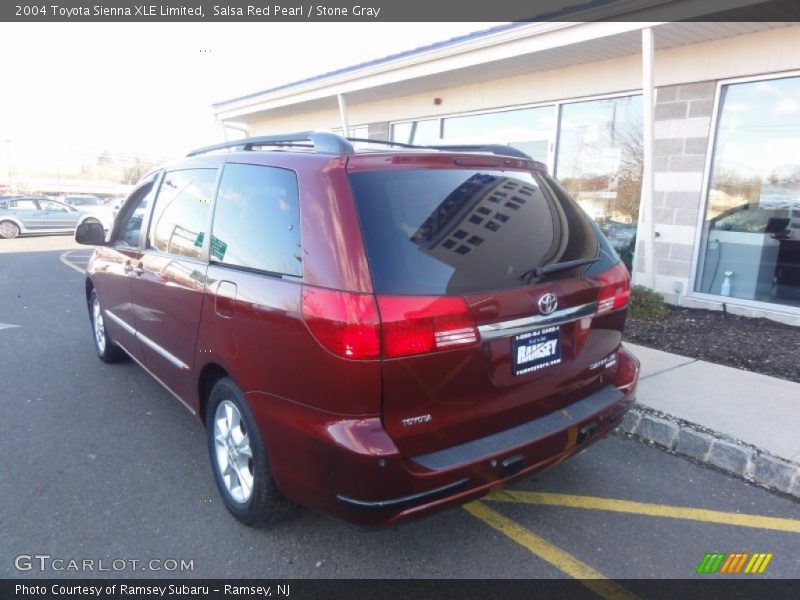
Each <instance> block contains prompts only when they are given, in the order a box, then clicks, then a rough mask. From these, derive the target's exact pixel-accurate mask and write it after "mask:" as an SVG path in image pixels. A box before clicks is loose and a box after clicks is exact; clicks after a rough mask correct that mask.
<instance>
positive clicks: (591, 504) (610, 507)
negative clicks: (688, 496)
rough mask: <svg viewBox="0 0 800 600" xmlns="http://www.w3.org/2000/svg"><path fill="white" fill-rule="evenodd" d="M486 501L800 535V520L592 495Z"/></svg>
mask: <svg viewBox="0 0 800 600" xmlns="http://www.w3.org/2000/svg"><path fill="white" fill-rule="evenodd" d="M486 500H493V501H496V502H516V503H522V504H544V505H547V506H565V507H569V508H586V509H589V510H606V511H610V512H620V513H630V514H636V515H646V516H649V517H665V518H667V519H685V520H688V521H702V522H705V523H719V524H721V525H735V526H737V527H753V528H755V529H772V530H775V531H789V532H792V533H796V532H800V520H798V519H785V518H781V517H764V516H761V515H748V514H741V513H730V512H722V511H718V510H707V509H704V508H687V507H683V506H669V505H667V504H650V503H647V502H632V501H630V500H614V499H611V498H598V497H595V496H573V495H572V494H550V493H542V492H523V491H513V490H504V491H501V492H495V493H493V494H492V495H490V496H488V497H487V498H486Z"/></svg>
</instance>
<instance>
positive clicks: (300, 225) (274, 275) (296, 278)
mask: <svg viewBox="0 0 800 600" xmlns="http://www.w3.org/2000/svg"><path fill="white" fill-rule="evenodd" d="M228 165H244V166H249V167H262V168H266V169H279V170H281V171H287V172H288V173H291V175H292V176H293V177H294V179H295V183H296V184H297V213H298V217H299V219H298V228H299V232H298V233H299V238H300V249H301V251H302V249H303V208H302V202H301V201H300V197H301V195H302V194H301V191H300V177H298V175H297V171H295V170H294V169H290V168H288V167H277V166H275V165H265V164H261V163H254V162H243V161H239V160H232V161H225V164H224V165H222V167H221V168H220V170H219V176H218V179H217V185H216V190H215V192H214V202H213V206H212V210H211V224H210V225H209V235H208V246H209V247H208V250H209V252H208V254H207V260H208V264H209V265H214V266H215V267H220V268H224V269H232V270H234V271H242V272H245V273H253V274H255V275H265V276H267V277H271V278H273V279H282V280H286V281H297V282H302V281H304V278H305V262H304V261H301V262H300V275H293V274H291V273H281V272H278V271H269V270H267V269H259V268H258V267H248V266H245V265H236V264H232V263H227V262H224V261H220V260H216V259H213V258H212V257H211V252H210V249H211V238H212V237H213V235H214V223H215V221H216V216H217V202H218V200H219V188H220V186H221V184H222V177H223V176H224V175H225V168H226V167H227V166H228ZM203 245H204V246H205V243H204V244H203Z"/></svg>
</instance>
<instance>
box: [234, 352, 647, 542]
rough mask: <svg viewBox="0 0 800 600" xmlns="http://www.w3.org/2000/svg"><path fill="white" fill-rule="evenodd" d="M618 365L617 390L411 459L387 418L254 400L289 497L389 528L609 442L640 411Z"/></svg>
mask: <svg viewBox="0 0 800 600" xmlns="http://www.w3.org/2000/svg"><path fill="white" fill-rule="evenodd" d="M618 360H619V365H618V368H617V371H616V375H615V377H614V379H613V381H612V382H610V383H609V384H608V385H607V386H606V387H604V388H602V389H600V390H599V391H597V392H595V393H593V394H591V395H589V396H587V397H584V398H583V399H581V400H579V401H577V402H575V403H574V404H571V405H570V406H567V407H566V408H565V409H563V410H560V411H555V412H553V413H550V414H548V415H545V416H542V417H539V418H537V419H534V420H532V421H529V422H527V423H523V424H520V425H517V426H515V427H513V428H511V429H507V430H505V431H501V432H498V433H495V434H493V435H489V436H486V437H484V438H480V439H477V440H473V441H470V442H468V443H466V444H461V445H458V446H454V447H451V448H447V449H444V450H440V451H438V452H433V453H430V454H426V455H422V456H416V457H411V458H409V457H404V456H402V455H401V454H400V453H399V452H398V450H397V448H396V447H395V445H394V443H393V442H392V440H391V439H390V438H389V436H388V435H387V434H386V432H385V431H384V430H383V427H382V426H381V422H380V419H379V418H364V419H357V418H354V419H335V418H333V417H334V416H333V415H330V414H329V413H322V412H321V411H317V410H314V409H311V408H309V407H301V406H300V405H297V404H294V403H290V402H287V401H285V400H283V401H275V400H272V399H271V401H270V402H264V401H263V400H264V398H263V397H262V398H259V397H257V396H256V397H249V398H248V399H249V400H250V405H251V408H252V409H253V412H254V415H255V416H256V419H257V421H258V422H259V425H260V427H261V428H262V433H263V435H264V439H265V440H266V443H267V451H268V453H269V456H270V463H271V469H272V472H273V475H274V476H275V479H276V481H277V483H278V486H279V488H280V489H281V491H282V492H283V493H284V494H285V495H286V496H287V497H289V498H290V499H292V500H295V501H296V502H299V503H301V504H304V505H306V506H309V507H311V508H313V509H315V510H318V511H320V512H322V513H325V514H328V515H330V516H333V517H336V518H340V519H343V520H345V521H348V522H352V523H355V524H360V525H366V526H381V525H388V524H391V523H395V522H398V521H403V520H408V519H414V518H419V517H422V516H425V515H428V514H431V513H433V512H437V511H439V510H443V509H446V508H448V507H451V506H454V505H458V504H462V503H464V502H468V501H469V500H472V499H475V498H479V497H481V496H483V495H485V494H487V493H489V492H490V491H492V490H495V489H498V488H500V487H503V486H505V485H507V484H509V483H511V482H513V481H516V480H518V479H521V478H524V477H526V476H530V475H531V474H532V473H535V472H537V471H541V470H543V469H546V468H549V467H552V466H554V465H556V464H558V463H559V462H561V461H563V460H565V459H566V458H568V457H569V456H571V455H573V454H575V453H577V452H580V451H581V450H583V449H584V448H585V447H587V446H588V445H589V444H591V443H592V442H593V441H595V440H597V439H599V438H601V437H603V436H604V435H606V434H608V433H609V432H610V431H612V430H613V429H614V428H615V427H616V426H617V425H618V424H619V423H620V422H621V420H622V418H623V417H624V415H625V413H626V412H627V411H628V409H629V408H630V406H631V404H632V403H633V400H634V396H635V391H636V382H637V378H638V373H639V363H638V361H637V360H636V358H634V357H633V355H632V354H630V353H629V352H628V351H627V350H625V349H624V348H620V352H619V359H618ZM268 407H269V409H268Z"/></svg>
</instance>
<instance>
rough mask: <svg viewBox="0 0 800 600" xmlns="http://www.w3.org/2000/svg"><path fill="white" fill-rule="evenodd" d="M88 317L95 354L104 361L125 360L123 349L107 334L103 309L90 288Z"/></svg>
mask: <svg viewBox="0 0 800 600" xmlns="http://www.w3.org/2000/svg"><path fill="white" fill-rule="evenodd" d="M89 318H90V319H91V321H92V337H93V338H94V349H95V350H96V351H97V356H98V357H99V358H100V360H102V361H103V362H105V363H115V362H120V361H122V360H125V358H127V356H126V355H125V351H124V350H123V349H122V348H120V347H119V346H117V345H116V344H115V343H114V340H112V339H111V336H109V335H108V328H107V327H106V322H105V319H104V318H103V310H102V307H101V306H100V300H99V299H98V298H97V292H95V291H94V290H92V294H91V295H90V296H89Z"/></svg>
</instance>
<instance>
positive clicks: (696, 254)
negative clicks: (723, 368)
mask: <svg viewBox="0 0 800 600" xmlns="http://www.w3.org/2000/svg"><path fill="white" fill-rule="evenodd" d="M794 77H800V70H794V71H781V72H778V73H766V74H761V75H748V76H746V77H732V78H728V79H719V80H718V81H717V85H716V89H715V90H714V107H713V112H712V113H711V123H710V125H709V132H708V141H709V143H708V146H707V147H706V160H705V166H704V167H703V183H702V185H701V187H700V205H699V207H698V211H697V221H696V222H695V230H694V237H693V242H692V246H693V248H692V262H691V266H690V270H689V282H688V286H687V287H688V289H687V290H686V297H687V298H689V299H691V300H695V301H697V302H704V303H708V304H715V305H718V306H719V305H721V304H729V305H732V306H742V307H745V308H752V309H757V310H762V311H764V312H765V313H769V314H785V315H789V316H792V317H796V316H798V315H800V307H797V306H791V305H789V304H779V303H774V302H766V301H764V300H751V299H749V298H736V297H734V296H722V295H721V294H709V293H707V292H697V291H695V289H694V288H695V285H696V284H697V276H698V274H699V270H700V253H701V248H700V244H701V243H702V239H703V225H704V223H705V219H706V212H707V210H708V193H709V186H710V184H711V167H712V166H713V163H714V149H715V147H716V142H717V133H718V131H717V128H718V126H719V117H720V100H721V99H722V88H723V87H725V86H728V85H735V84H737V83H755V82H759V81H772V80H774V79H791V78H794Z"/></svg>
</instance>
